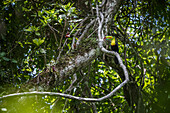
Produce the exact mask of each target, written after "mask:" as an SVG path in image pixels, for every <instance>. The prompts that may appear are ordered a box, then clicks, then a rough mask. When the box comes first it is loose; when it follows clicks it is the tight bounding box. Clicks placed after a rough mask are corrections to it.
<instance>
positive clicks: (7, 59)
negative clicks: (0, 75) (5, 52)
mask: <svg viewBox="0 0 170 113" xmlns="http://www.w3.org/2000/svg"><path fill="white" fill-rule="evenodd" d="M2 58H3V60H5V61H9V60H10V59H9V58H6V57H2Z"/></svg>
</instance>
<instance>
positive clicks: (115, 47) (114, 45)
mask: <svg viewBox="0 0 170 113" xmlns="http://www.w3.org/2000/svg"><path fill="white" fill-rule="evenodd" d="M104 40H106V41H109V43H110V45H111V49H112V51H115V52H117V53H119V47H118V43H117V40H116V38H115V37H113V36H106V37H104ZM114 61H115V63H116V64H118V63H119V62H118V59H117V57H116V56H115V60H114Z"/></svg>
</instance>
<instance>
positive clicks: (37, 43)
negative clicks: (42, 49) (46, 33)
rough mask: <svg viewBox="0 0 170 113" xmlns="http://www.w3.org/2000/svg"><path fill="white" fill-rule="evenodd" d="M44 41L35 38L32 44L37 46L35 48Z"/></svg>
mask: <svg viewBox="0 0 170 113" xmlns="http://www.w3.org/2000/svg"><path fill="white" fill-rule="evenodd" d="M44 40H45V38H43V39H42V40H41V39H40V38H39V39H37V38H35V39H33V42H34V43H35V44H36V45H37V46H40V45H41V44H42V43H44Z"/></svg>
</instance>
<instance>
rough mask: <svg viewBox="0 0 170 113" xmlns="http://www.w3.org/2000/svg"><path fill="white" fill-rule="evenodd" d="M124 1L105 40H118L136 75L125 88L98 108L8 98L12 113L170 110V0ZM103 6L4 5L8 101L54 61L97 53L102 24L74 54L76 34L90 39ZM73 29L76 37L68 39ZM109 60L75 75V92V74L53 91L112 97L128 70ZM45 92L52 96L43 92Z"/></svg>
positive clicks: (2, 63) (1, 24) (1, 88)
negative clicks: (92, 51)
mask: <svg viewBox="0 0 170 113" xmlns="http://www.w3.org/2000/svg"><path fill="white" fill-rule="evenodd" d="M104 1H105V0H104ZM106 1H109V0H106ZM118 1H119V0H118ZM120 1H121V2H120V6H119V8H118V10H117V11H116V12H115V13H114V14H113V17H112V18H111V21H110V23H109V24H108V26H107V31H105V32H106V33H105V35H113V36H116V37H117V40H118V44H119V53H120V56H121V58H122V60H123V63H124V64H125V65H126V68H127V69H128V72H129V76H130V81H129V83H128V84H127V85H126V86H125V87H124V88H122V89H121V90H119V91H118V92H116V93H115V95H114V96H112V97H111V98H109V99H106V100H104V101H101V102H96V103H93V102H85V101H79V100H74V99H66V98H63V97H56V96H47V95H44V96H42V95H41V96H39V95H35V96H29V95H28V96H17V97H10V98H5V99H2V100H0V110H1V111H4V112H8V113H20V112H23V113H31V112H33V113H34V112H38V113H43V112H47V113H49V112H51V113H52V112H106V113H107V112H115V113H119V112H125V113H131V112H135V111H136V112H138V113H142V112H143V113H144V112H147V113H158V112H161V113H163V112H164V113H168V112H170V108H168V106H169V104H170V88H169V86H170V77H169V74H170V56H169V55H170V28H169V23H170V11H169V10H170V0H120ZM102 3H103V2H102V1H101V0H61V1H60V0H56V1H55V0H2V1H1V2H0V84H1V85H0V94H1V96H3V95H6V94H10V93H15V92H17V91H18V89H20V88H21V87H22V86H23V84H24V87H25V84H26V85H27V83H28V82H29V81H30V80H32V79H33V78H35V77H36V76H38V74H39V73H40V72H42V71H43V70H45V69H46V68H47V67H48V66H49V65H51V64H52V63H53V62H60V63H59V64H60V65H61V62H62V61H65V60H67V59H68V56H69V59H71V58H73V57H74V55H76V54H74V53H77V51H78V52H79V53H80V54H83V53H84V52H85V51H87V50H89V49H91V48H96V46H97V36H98V35H97V29H98V27H96V25H97V22H96V23H95V25H94V26H92V27H90V28H89V29H88V32H86V34H85V35H84V36H83V37H84V38H83V40H82V41H81V44H80V47H79V48H77V50H73V51H72V50H71V48H72V42H73V36H74V37H76V38H75V41H77V40H78V38H79V37H80V36H82V34H83V31H85V30H86V27H87V26H88V25H89V23H90V22H91V21H92V19H94V18H97V12H96V7H97V6H98V5H100V4H102ZM99 8H100V7H99ZM101 9H102V8H101ZM104 9H106V5H104V6H103V9H102V10H104ZM87 17H88V18H87ZM86 18H87V19H86ZM82 21H84V22H83V23H81V22H82ZM77 26H78V27H77ZM67 32H72V35H73V36H72V37H70V38H66V37H65V34H66V33H67ZM108 49H110V48H108ZM103 56H104V55H103V53H100V55H99V56H98V57H97V58H96V59H94V60H93V61H92V62H91V63H90V64H89V65H87V66H86V67H85V68H82V69H81V70H79V71H77V72H75V74H76V76H77V80H76V82H74V84H72V85H73V86H74V88H73V89H72V90H71V91H67V89H68V88H69V86H70V84H71V83H73V81H74V79H75V76H73V75H70V76H69V77H67V78H65V79H64V80H62V81H60V83H55V86H53V87H52V88H51V87H50V89H48V91H51V92H62V93H69V94H71V95H75V96H81V97H95V98H99V97H102V96H104V95H107V94H108V93H109V92H111V91H112V90H113V89H114V88H115V87H116V86H118V85H119V84H120V83H121V82H122V81H123V77H122V76H123V72H122V70H121V69H120V67H119V66H118V65H116V64H115V63H114V62H112V59H113V58H112V57H109V56H105V57H106V58H103ZM108 57H109V58H108ZM66 58H67V59H66ZM59 59H60V60H59ZM62 65H65V64H62ZM53 71H54V70H53ZM41 90H42V91H46V89H45V88H42V87H41ZM19 92H20V91H19Z"/></svg>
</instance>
